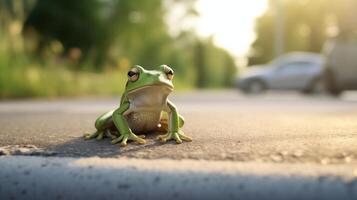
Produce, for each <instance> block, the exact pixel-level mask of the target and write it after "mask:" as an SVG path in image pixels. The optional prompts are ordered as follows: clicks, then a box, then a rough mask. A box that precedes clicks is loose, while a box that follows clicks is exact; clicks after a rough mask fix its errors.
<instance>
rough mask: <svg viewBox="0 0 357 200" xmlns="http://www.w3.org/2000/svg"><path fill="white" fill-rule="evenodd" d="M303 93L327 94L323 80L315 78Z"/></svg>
mask: <svg viewBox="0 0 357 200" xmlns="http://www.w3.org/2000/svg"><path fill="white" fill-rule="evenodd" d="M302 92H303V93H304V94H321V93H323V92H325V84H324V82H323V80H322V79H321V78H315V79H313V80H312V81H311V82H310V84H309V86H308V87H307V88H306V89H304V90H303V91H302Z"/></svg>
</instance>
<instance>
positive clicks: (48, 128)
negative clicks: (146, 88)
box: [0, 91, 357, 164]
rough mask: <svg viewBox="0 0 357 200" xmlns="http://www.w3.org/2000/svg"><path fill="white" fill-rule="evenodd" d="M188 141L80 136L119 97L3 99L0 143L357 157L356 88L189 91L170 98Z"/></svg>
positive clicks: (67, 152)
mask: <svg viewBox="0 0 357 200" xmlns="http://www.w3.org/2000/svg"><path fill="white" fill-rule="evenodd" d="M172 100H173V101H174V102H175V103H176V105H177V107H178V108H179V111H180V113H181V114H182V115H183V116H184V117H185V118H186V123H185V126H184V128H183V130H184V132H185V133H186V134H187V135H190V136H192V137H193V139H194V140H193V142H190V143H187V142H185V143H183V144H181V145H176V144H174V142H169V143H166V144H161V143H159V142H157V141H156V140H155V137H156V135H157V134H155V133H151V134H148V135H147V144H146V145H138V144H135V143H129V145H128V146H127V147H124V148H122V147H119V146H118V145H111V144H110V140H109V139H105V140H103V141H96V140H92V141H84V140H83V139H82V135H83V133H85V132H92V131H94V130H95V129H94V126H93V124H94V121H95V119H96V117H97V116H98V115H100V114H101V113H103V112H105V111H107V110H109V109H112V108H115V107H116V106H118V102H119V99H118V98H112V99H103V98H102V99H101V98H99V99H97V98H90V99H75V100H68V99H62V100H24V101H5V102H1V103H0V127H1V129H0V146H4V145H13V144H33V145H36V146H38V147H42V148H45V149H48V150H52V151H55V152H56V154H57V156H61V157H80V156H84V157H89V156H99V157H134V158H145V159H147V158H148V159H157V158H168V159H204V160H231V161H255V162H282V163H320V164H335V163H338V164H344V163H346V164H356V163H357V95H356V94H355V93H348V94H346V95H345V96H343V97H342V98H340V99H334V98H329V97H325V96H311V97H307V96H303V95H300V94H298V93H268V94H265V95H260V96H244V95H242V94H239V93H237V92H236V91H224V92H213V91H204V92H191V93H188V94H176V95H175V96H173V97H172Z"/></svg>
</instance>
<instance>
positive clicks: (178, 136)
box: [157, 131, 192, 144]
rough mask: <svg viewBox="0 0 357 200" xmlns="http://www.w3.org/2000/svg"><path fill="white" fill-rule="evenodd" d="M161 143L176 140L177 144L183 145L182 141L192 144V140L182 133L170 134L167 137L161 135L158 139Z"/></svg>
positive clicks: (174, 132)
mask: <svg viewBox="0 0 357 200" xmlns="http://www.w3.org/2000/svg"><path fill="white" fill-rule="evenodd" d="M157 139H158V140H160V141H161V142H167V141H169V140H175V141H176V143H177V144H181V143H182V141H187V142H191V141H192V138H191V137H189V136H187V135H185V134H184V133H183V132H182V131H177V132H176V131H173V132H168V133H166V134H165V135H159V136H158V137H157Z"/></svg>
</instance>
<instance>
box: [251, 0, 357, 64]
mask: <svg viewBox="0 0 357 200" xmlns="http://www.w3.org/2000/svg"><path fill="white" fill-rule="evenodd" d="M276 1H279V2H280V4H281V5H280V6H281V10H282V16H277V13H276V7H275V6H276V3H277V2H276ZM356 10H357V1H356V0H269V2H268V9H267V10H266V11H265V12H264V14H263V15H262V16H260V17H259V18H258V19H257V20H256V28H255V32H256V35H257V38H256V40H255V41H254V43H253V44H252V45H251V52H250V57H249V64H250V65H253V64H261V63H266V62H268V61H270V60H272V59H273V58H274V57H275V52H274V51H273V49H274V44H275V34H276V33H275V31H276V29H275V23H276V18H277V17H282V18H283V20H282V21H283V27H284V28H283V32H284V37H283V38H281V39H282V40H283V42H284V47H283V48H284V51H285V52H291V51H309V52H320V51H321V49H322V46H323V44H324V42H325V41H326V40H327V39H328V38H329V37H334V36H336V35H341V34H345V33H348V32H352V31H355V30H356V27H357V12H356Z"/></svg>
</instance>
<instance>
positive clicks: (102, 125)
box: [84, 110, 115, 140]
mask: <svg viewBox="0 0 357 200" xmlns="http://www.w3.org/2000/svg"><path fill="white" fill-rule="evenodd" d="M114 111H115V110H111V111H109V112H106V113H104V114H102V115H101V116H99V117H98V119H97V120H96V121H95V128H96V129H97V130H96V132H94V133H92V134H85V135H84V138H85V139H87V140H89V139H93V138H96V139H97V140H102V139H103V138H104V137H105V136H109V137H111V138H114V135H113V134H112V132H111V129H113V126H114V123H113V120H112V114H113V112H114Z"/></svg>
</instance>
